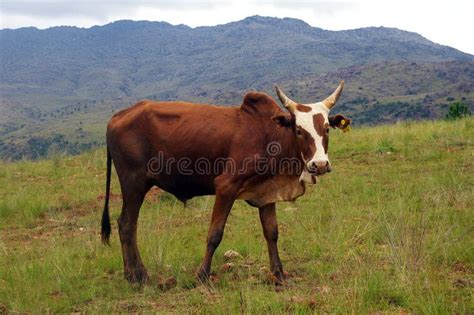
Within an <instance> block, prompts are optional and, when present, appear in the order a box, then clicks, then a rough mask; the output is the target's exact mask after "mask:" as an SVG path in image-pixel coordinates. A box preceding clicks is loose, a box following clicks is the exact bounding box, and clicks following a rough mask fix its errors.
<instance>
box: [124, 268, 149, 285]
mask: <svg viewBox="0 0 474 315" xmlns="http://www.w3.org/2000/svg"><path fill="white" fill-rule="evenodd" d="M125 279H127V281H128V282H130V283H137V284H147V283H149V282H150V277H149V276H148V273H147V272H146V270H135V271H130V272H125Z"/></svg>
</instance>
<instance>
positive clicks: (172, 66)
mask: <svg viewBox="0 0 474 315" xmlns="http://www.w3.org/2000/svg"><path fill="white" fill-rule="evenodd" d="M0 44H1V48H0V157H1V158H4V159H17V158H22V157H27V158H37V157H41V156H44V155H46V154H48V152H51V151H52V150H65V151H67V152H69V153H77V152H80V151H81V150H84V149H87V148H89V147H91V146H96V145H100V144H102V143H103V142H104V131H105V125H106V123H107V121H108V118H109V117H110V116H111V115H112V113H113V112H115V111H117V110H119V109H120V108H123V107H127V106H130V105H132V104H133V102H135V101H136V100H139V99H142V98H150V99H156V100H176V99H179V100H186V101H195V102H204V103H217V104H223V105H231V104H233V105H238V104H240V102H241V100H242V97H243V95H244V93H245V92H246V91H249V90H252V89H256V90H261V91H266V92H267V93H269V94H271V95H272V96H274V93H273V90H272V89H273V84H278V85H280V86H282V87H283V88H284V89H285V91H287V94H288V95H290V96H291V97H293V98H294V99H295V100H298V101H301V102H314V101H317V100H319V99H320V98H322V97H325V96H326V95H327V94H328V93H330V92H331V91H332V89H333V88H334V87H335V85H336V84H337V82H338V81H339V80H341V79H344V80H346V90H345V92H344V94H343V97H342V98H341V101H340V104H339V105H338V107H337V108H338V109H339V110H340V111H344V114H347V115H349V116H352V118H353V119H354V123H355V125H356V124H376V123H386V122H393V121H397V120H404V119H432V118H439V117H442V115H443V113H444V112H445V111H446V107H447V106H448V104H449V102H451V101H455V100H463V101H465V102H466V103H467V104H468V105H469V106H471V108H472V106H473V104H474V93H473V91H474V89H473V87H474V56H472V55H470V54H466V53H463V52H461V51H458V50H456V49H454V48H451V47H447V46H442V45H438V44H435V43H433V42H431V41H429V40H428V39H426V38H424V37H422V36H421V35H419V34H416V33H412V32H407V31H402V30H398V29H394V28H385V27H369V28H361V29H355V30H346V31H328V30H323V29H321V28H316V27H312V26H310V25H308V24H307V23H305V22H303V21H301V20H296V19H290V18H284V19H279V18H270V17H261V16H252V17H248V18H246V19H244V20H241V21H238V22H232V23H228V24H224V25H218V26H211V27H197V28H190V27H188V26H185V25H176V26H174V25H171V24H168V23H165V22H148V21H117V22H114V23H110V24H107V25H104V26H94V27H91V28H77V27H52V28H49V29H46V30H39V29H36V28H33V27H29V28H20V29H15V30H10V29H4V30H0Z"/></svg>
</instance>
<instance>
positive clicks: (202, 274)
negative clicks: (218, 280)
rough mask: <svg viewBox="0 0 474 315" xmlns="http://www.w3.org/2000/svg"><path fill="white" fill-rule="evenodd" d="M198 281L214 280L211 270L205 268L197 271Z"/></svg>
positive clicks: (207, 281)
mask: <svg viewBox="0 0 474 315" xmlns="http://www.w3.org/2000/svg"><path fill="white" fill-rule="evenodd" d="M196 278H197V281H198V282H200V283H203V284H204V283H209V281H211V280H212V275H211V273H210V272H206V271H204V270H199V271H198V273H197V276H196Z"/></svg>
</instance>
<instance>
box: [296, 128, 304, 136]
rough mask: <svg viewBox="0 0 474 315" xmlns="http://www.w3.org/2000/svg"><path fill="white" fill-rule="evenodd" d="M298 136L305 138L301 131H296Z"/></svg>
mask: <svg viewBox="0 0 474 315" xmlns="http://www.w3.org/2000/svg"><path fill="white" fill-rule="evenodd" d="M296 135H297V136H298V137H302V136H303V133H302V132H301V130H299V129H296Z"/></svg>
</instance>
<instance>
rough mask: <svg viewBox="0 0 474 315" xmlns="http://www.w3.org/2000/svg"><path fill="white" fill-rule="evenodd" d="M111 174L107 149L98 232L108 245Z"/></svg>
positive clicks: (110, 160)
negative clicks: (102, 202)
mask: <svg viewBox="0 0 474 315" xmlns="http://www.w3.org/2000/svg"><path fill="white" fill-rule="evenodd" d="M111 173H112V157H111V156H110V152H109V147H107V179H106V182H105V203H104V211H103V212H102V229H101V232H100V235H101V238H102V243H104V244H109V238H110V232H111V230H112V229H111V227H110V215H109V197H110V176H111Z"/></svg>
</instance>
